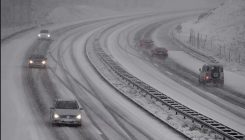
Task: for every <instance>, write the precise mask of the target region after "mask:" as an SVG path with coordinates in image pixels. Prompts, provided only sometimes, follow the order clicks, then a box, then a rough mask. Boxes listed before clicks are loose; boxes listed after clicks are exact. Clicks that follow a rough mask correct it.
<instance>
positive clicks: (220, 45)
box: [219, 45, 221, 59]
mask: <svg viewBox="0 0 245 140" xmlns="http://www.w3.org/2000/svg"><path fill="white" fill-rule="evenodd" d="M219 55H220V59H221V45H219Z"/></svg>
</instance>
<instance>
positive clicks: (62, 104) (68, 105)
mask: <svg viewBox="0 0 245 140" xmlns="http://www.w3.org/2000/svg"><path fill="white" fill-rule="evenodd" d="M55 108H57V109H78V105H77V103H76V102H75V101H58V102H57V103H56V107H55Z"/></svg>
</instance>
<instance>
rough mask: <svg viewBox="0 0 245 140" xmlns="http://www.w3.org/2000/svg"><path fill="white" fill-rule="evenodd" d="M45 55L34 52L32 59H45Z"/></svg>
mask: <svg viewBox="0 0 245 140" xmlns="http://www.w3.org/2000/svg"><path fill="white" fill-rule="evenodd" d="M44 58H45V57H44V56H43V55H39V54H34V55H31V57H30V59H44Z"/></svg>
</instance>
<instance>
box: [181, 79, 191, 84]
mask: <svg viewBox="0 0 245 140" xmlns="http://www.w3.org/2000/svg"><path fill="white" fill-rule="evenodd" d="M182 81H183V82H184V83H186V84H188V85H190V83H189V82H186V81H185V80H182Z"/></svg>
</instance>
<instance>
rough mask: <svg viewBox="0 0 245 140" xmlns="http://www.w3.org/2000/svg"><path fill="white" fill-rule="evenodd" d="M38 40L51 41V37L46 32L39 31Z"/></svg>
mask: <svg viewBox="0 0 245 140" xmlns="http://www.w3.org/2000/svg"><path fill="white" fill-rule="evenodd" d="M38 39H47V40H50V39H51V35H50V33H49V31H48V30H41V31H40V33H39V34H38Z"/></svg>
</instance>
